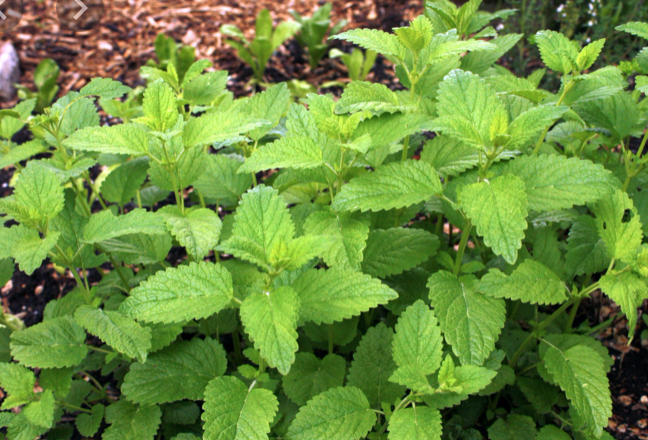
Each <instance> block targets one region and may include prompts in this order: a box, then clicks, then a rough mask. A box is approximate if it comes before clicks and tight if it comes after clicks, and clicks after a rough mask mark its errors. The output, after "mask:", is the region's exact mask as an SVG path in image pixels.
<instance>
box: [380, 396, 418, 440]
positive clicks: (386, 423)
mask: <svg viewBox="0 0 648 440" xmlns="http://www.w3.org/2000/svg"><path fill="white" fill-rule="evenodd" d="M409 398H410V396H409V395H407V396H405V397H404V398H403V400H401V402H400V403H399V404H398V406H397V407H396V409H394V412H393V413H392V416H393V415H394V413H395V412H396V411H398V410H400V409H401V408H404V407H406V406H407V405H408V404H409V403H410V400H409ZM388 425H389V421H387V420H385V424H384V425H383V426H382V428H380V431H379V432H378V435H377V437H378V438H380V436H381V435H383V434H384V433H385V431H387V426H388Z"/></svg>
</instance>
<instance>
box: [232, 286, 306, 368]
mask: <svg viewBox="0 0 648 440" xmlns="http://www.w3.org/2000/svg"><path fill="white" fill-rule="evenodd" d="M298 320H299V298H298V297H297V294H296V293H295V291H294V290H293V289H291V288H290V287H288V286H283V287H280V288H278V289H276V290H273V291H271V292H263V293H253V294H252V295H250V296H248V297H247V298H245V300H244V301H243V303H242V304H241V321H242V322H243V325H244V326H245V331H246V332H247V333H248V335H250V339H251V340H252V341H253V342H254V347H255V348H256V349H257V350H259V352H260V353H261V356H263V358H264V359H266V361H267V362H268V365H270V366H271V367H276V368H277V369H278V370H279V372H280V373H281V374H284V375H285V374H288V372H289V371H290V366H291V365H292V364H293V363H294V362H295V352H296V351H297V349H298V348H299V345H298V344H297V331H296V330H297V321H298Z"/></svg>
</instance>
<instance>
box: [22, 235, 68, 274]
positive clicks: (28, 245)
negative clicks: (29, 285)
mask: <svg viewBox="0 0 648 440" xmlns="http://www.w3.org/2000/svg"><path fill="white" fill-rule="evenodd" d="M19 228H20V229H21V230H22V232H21V235H20V236H19V238H18V240H17V242H16V243H15V244H14V245H13V246H12V250H11V255H12V256H13V257H14V259H15V260H16V263H18V267H19V268H20V270H22V271H24V272H25V273H26V274H27V275H31V274H32V273H33V272H34V271H35V270H36V269H38V268H39V267H40V266H41V264H42V263H43V260H44V259H45V258H47V256H48V253H49V252H50V251H51V250H52V249H53V248H54V246H56V242H57V241H58V239H59V237H60V235H61V234H60V233H59V232H50V233H49V234H47V237H45V238H44V239H41V238H40V235H39V234H38V232H36V231H35V230H34V229H29V228H23V227H22V225H20V226H19Z"/></svg>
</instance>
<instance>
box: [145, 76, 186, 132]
mask: <svg viewBox="0 0 648 440" xmlns="http://www.w3.org/2000/svg"><path fill="white" fill-rule="evenodd" d="M176 101H177V99H176V95H175V93H174V92H173V90H172V89H171V87H169V86H168V85H167V84H166V83H165V82H164V81H162V80H161V79H159V80H157V81H155V82H153V83H151V84H149V85H148V87H147V88H146V91H145V92H144V99H143V101H142V111H143V112H144V116H143V117H142V118H140V119H138V122H142V123H144V124H146V125H147V126H148V127H149V128H150V129H151V130H153V131H159V132H162V133H164V132H165V131H167V130H169V129H170V128H172V127H173V126H174V125H175V123H176V121H177V120H178V116H180V114H179V113H178V104H177V102H176Z"/></svg>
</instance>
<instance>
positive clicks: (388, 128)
mask: <svg viewBox="0 0 648 440" xmlns="http://www.w3.org/2000/svg"><path fill="white" fill-rule="evenodd" d="M429 128H430V117H429V116H427V115H425V114H422V113H394V114H389V113H385V114H382V115H380V116H374V117H372V118H369V119H365V120H364V121H362V122H360V123H359V124H358V127H357V128H356V130H355V131H354V132H353V138H352V140H353V141H359V140H362V139H367V136H369V138H370V139H371V144H370V145H369V151H370V152H371V151H373V150H377V149H379V148H383V147H388V146H390V145H393V144H394V143H395V142H398V141H400V140H401V139H403V138H405V137H406V136H410V135H413V134H415V133H419V132H420V131H422V130H427V129H429Z"/></svg>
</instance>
